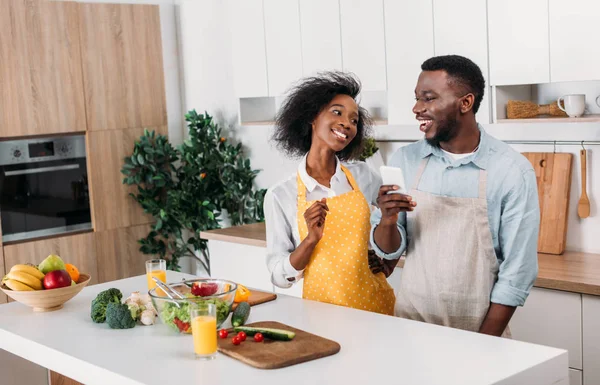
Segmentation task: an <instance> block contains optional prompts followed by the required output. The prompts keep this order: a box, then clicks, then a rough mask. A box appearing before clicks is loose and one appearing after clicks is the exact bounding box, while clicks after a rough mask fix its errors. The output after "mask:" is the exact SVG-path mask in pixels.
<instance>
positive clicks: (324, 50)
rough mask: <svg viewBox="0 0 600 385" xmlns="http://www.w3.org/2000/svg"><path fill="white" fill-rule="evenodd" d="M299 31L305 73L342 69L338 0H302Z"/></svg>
mask: <svg viewBox="0 0 600 385" xmlns="http://www.w3.org/2000/svg"><path fill="white" fill-rule="evenodd" d="M300 31H301V32H302V69H303V74H304V76H310V75H314V74H316V73H317V72H319V71H326V70H341V69H342V46H341V44H340V41H341V36H340V34H341V30H340V4H339V1H338V0H301V1H300Z"/></svg>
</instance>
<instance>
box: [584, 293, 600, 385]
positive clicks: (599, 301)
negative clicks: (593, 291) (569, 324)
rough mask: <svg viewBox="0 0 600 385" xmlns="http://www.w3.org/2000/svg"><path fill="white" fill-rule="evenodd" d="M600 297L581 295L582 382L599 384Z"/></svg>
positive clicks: (592, 384)
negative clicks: (599, 324)
mask: <svg viewBox="0 0 600 385" xmlns="http://www.w3.org/2000/svg"><path fill="white" fill-rule="evenodd" d="M599 320H600V297H596V296H591V295H583V368H584V370H583V383H584V384H585V385H597V384H600V327H599V326H598V321H599Z"/></svg>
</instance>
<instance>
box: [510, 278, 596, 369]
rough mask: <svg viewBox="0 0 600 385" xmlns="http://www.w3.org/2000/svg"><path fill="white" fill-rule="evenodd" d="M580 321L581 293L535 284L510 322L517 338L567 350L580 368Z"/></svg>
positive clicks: (570, 364) (572, 360)
mask: <svg viewBox="0 0 600 385" xmlns="http://www.w3.org/2000/svg"><path fill="white" fill-rule="evenodd" d="M581 322H582V317H581V294H577V293H569V292H566V291H558V290H549V289H541V288H537V287H534V288H532V289H531V293H530V294H529V297H528V298H527V300H526V301H525V306H523V307H519V308H517V310H516V312H515V314H514V316H513V317H512V319H511V321H510V324H509V326H510V329H511V332H512V336H513V338H514V339H515V340H520V341H525V342H532V343H534V344H540V345H546V346H552V347H555V348H560V349H566V350H568V351H569V367H571V368H574V369H579V370H581V369H583V364H582V330H581ZM584 354H585V353H584ZM587 369H588V367H587V366H586V367H585V369H584V372H585V371H586V370H587Z"/></svg>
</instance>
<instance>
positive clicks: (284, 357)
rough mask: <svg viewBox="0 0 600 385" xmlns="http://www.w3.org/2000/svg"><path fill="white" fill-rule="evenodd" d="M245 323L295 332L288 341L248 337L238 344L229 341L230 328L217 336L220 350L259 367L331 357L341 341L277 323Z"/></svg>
mask: <svg viewBox="0 0 600 385" xmlns="http://www.w3.org/2000/svg"><path fill="white" fill-rule="evenodd" d="M245 326H253V327H266V328H275V329H284V330H289V331H293V332H294V333H296V336H295V337H294V339H293V340H291V341H273V340H269V339H266V338H265V340H264V341H263V342H254V340H253V339H252V337H250V336H248V337H247V339H246V341H244V342H242V343H241V344H239V345H237V346H236V345H234V344H233V343H232V342H231V339H232V338H231V334H232V333H233V331H231V333H230V337H228V338H225V339H219V351H220V352H221V353H223V354H225V355H226V356H229V357H232V358H235V359H236V360H240V361H242V362H243V363H245V364H247V365H250V366H253V367H255V368H258V369H277V368H284V367H286V366H291V365H295V364H299V363H302V362H306V361H311V360H316V359H317V358H322V357H327V356H331V355H333V354H336V353H337V352H339V351H340V344H338V343H337V342H334V341H331V340H328V339H325V338H323V337H319V336H317V335H314V334H311V333H308V332H305V331H303V330H299V329H296V328H294V327H291V326H288V325H284V324H282V323H279V322H275V321H263V322H254V323H250V324H247V325H245Z"/></svg>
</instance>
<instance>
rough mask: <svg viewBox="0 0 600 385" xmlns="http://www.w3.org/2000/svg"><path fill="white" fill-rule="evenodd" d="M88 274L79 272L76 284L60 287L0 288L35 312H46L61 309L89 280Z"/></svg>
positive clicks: (4, 286)
mask: <svg viewBox="0 0 600 385" xmlns="http://www.w3.org/2000/svg"><path fill="white" fill-rule="evenodd" d="M90 279H91V277H90V275H89V274H84V273H81V274H80V275H79V279H78V280H77V284H75V285H73V286H67V287H61V288H60V289H51V290H35V291H15V290H11V289H9V288H8V287H7V286H6V285H5V284H2V285H1V286H0V290H2V291H3V292H4V294H6V295H7V296H9V297H10V298H12V299H14V300H15V301H17V302H20V303H22V304H24V305H27V306H29V307H32V308H33V311H36V312H46V311H53V310H58V309H61V308H62V307H63V305H64V303H65V302H67V301H68V300H70V299H71V298H73V297H75V296H76V295H77V294H78V293H79V292H80V291H81V290H83V288H84V287H85V286H86V285H87V284H88V283H89V282H90Z"/></svg>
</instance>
